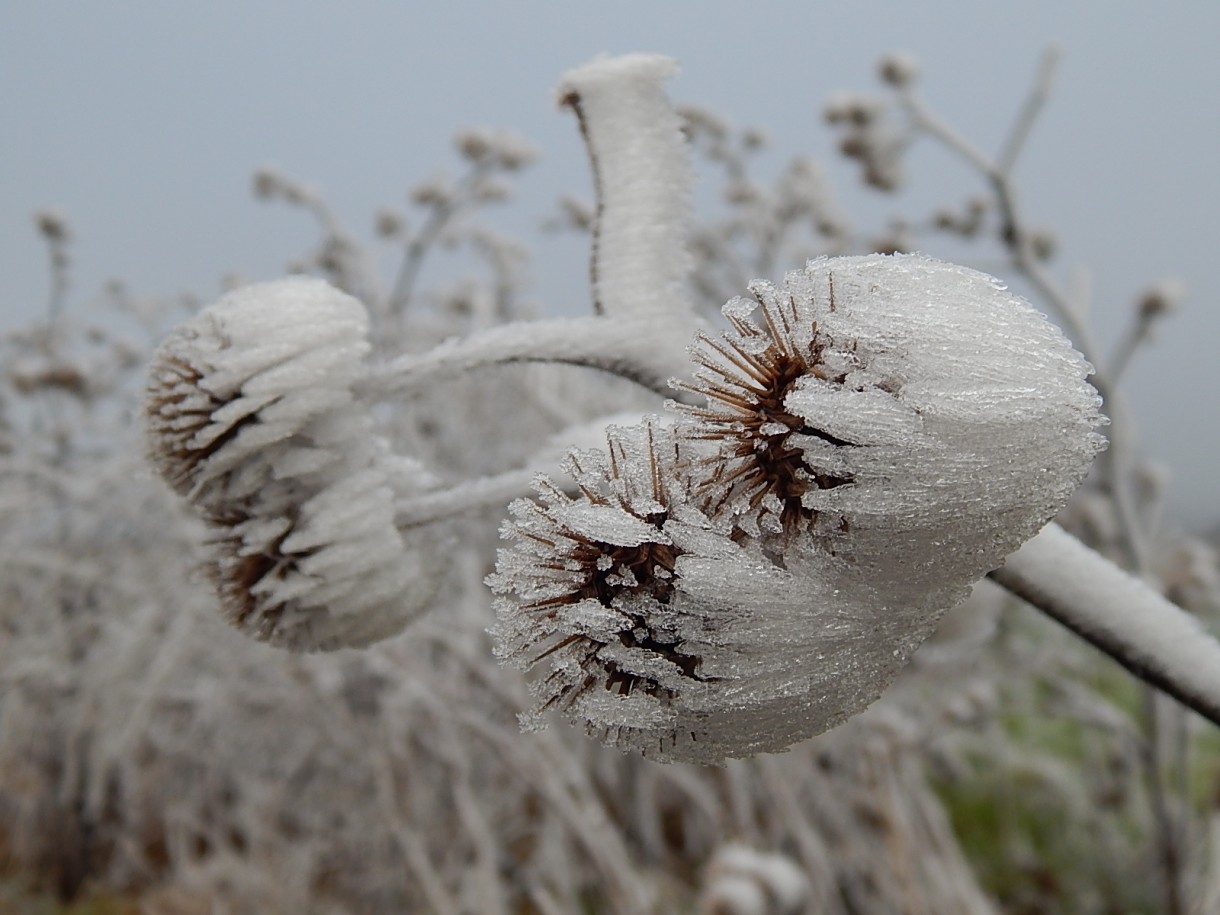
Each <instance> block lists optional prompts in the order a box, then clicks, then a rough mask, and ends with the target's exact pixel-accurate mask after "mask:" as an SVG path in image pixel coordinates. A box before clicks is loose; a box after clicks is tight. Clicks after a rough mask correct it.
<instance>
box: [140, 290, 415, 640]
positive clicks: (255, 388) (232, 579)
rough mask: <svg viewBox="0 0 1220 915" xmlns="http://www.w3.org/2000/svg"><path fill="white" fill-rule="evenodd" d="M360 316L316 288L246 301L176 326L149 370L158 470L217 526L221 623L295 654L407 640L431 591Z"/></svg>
mask: <svg viewBox="0 0 1220 915" xmlns="http://www.w3.org/2000/svg"><path fill="white" fill-rule="evenodd" d="M367 328H368V316H367V313H366V312H365V309H364V306H363V305H361V304H360V302H358V301H357V300H356V299H354V298H352V297H351V296H349V295H347V294H345V293H343V292H340V291H339V290H338V289H335V288H334V287H332V286H330V285H329V284H328V283H326V282H324V281H322V280H318V279H309V278H304V277H297V278H292V279H285V280H280V281H277V282H272V283H261V284H256V285H253V286H248V287H245V288H242V289H238V290H235V291H234V292H231V293H229V294H228V295H225V296H224V297H222V298H221V299H220V300H219V301H217V302H216V303H215V304H213V305H211V306H209V307H208V308H206V309H204V310H203V311H202V312H200V313H199V314H198V315H196V316H194V317H193V318H191V319H190V320H188V321H187V322H186V323H184V324H183V325H181V326H180V327H178V328H177V329H176V330H175V331H173V333H171V335H170V336H169V337H168V338H167V339H166V340H165V342H164V343H163V344H162V345H161V347H160V348H159V349H158V350H157V353H156V355H155V357H154V360H153V364H152V367H151V369H150V375H149V381H148V387H147V400H146V409H145V423H146V431H147V437H148V443H149V452H150V457H151V460H152V462H153V464H154V466H156V468H157V469H158V471H159V472H160V473H161V475H162V476H163V477H164V478H165V479H166V481H167V482H168V483H169V484H170V486H172V487H173V489H174V490H175V491H176V492H178V493H179V495H181V496H183V497H184V498H185V499H186V500H187V501H188V502H190V503H191V504H192V505H193V507H194V508H195V509H196V510H197V511H198V512H199V514H200V515H201V516H202V517H203V519H204V520H205V521H206V522H207V523H208V525H209V541H210V545H211V546H210V548H211V551H212V556H211V560H210V562H209V564H208V570H209V573H210V574H211V576H212V578H213V579H214V580H215V583H216V585H217V590H218V592H219V595H220V597H221V603H222V609H223V611H224V614H225V616H226V617H227V618H228V619H229V620H230V622H232V623H233V624H234V625H235V626H237V627H238V628H239V629H241V630H242V631H244V632H245V633H247V634H248V635H251V636H253V637H255V638H258V639H262V640H265V641H269V642H271V643H273V644H276V645H279V646H281V647H286V648H291V649H298V650H320V649H332V648H340V647H344V646H348V645H365V644H368V643H369V642H372V641H375V640H377V639H380V638H385V637H387V636H389V635H393V634H394V633H396V632H398V631H399V630H401V629H402V628H403V627H404V626H405V625H406V624H407V623H408V622H409V621H410V620H411V619H413V618H414V617H415V616H416V615H418V614H419V613H420V612H422V610H423V609H424V608H425V607H426V605H427V603H428V601H429V600H430V599H431V596H432V594H433V591H434V590H435V579H436V575H437V573H436V571H434V568H435V564H434V563H433V562H432V561H431V559H430V557H428V556H426V555H424V554H423V553H421V550H426V549H427V547H426V546H425V545H423V544H419V545H413V547H412V549H410V550H408V548H407V545H406V543H405V542H404V540H403V536H402V534H401V533H400V532H399V530H398V529H397V528H396V527H395V525H394V503H395V501H396V498H397V497H398V496H400V495H403V494H405V493H406V492H407V491H408V490H410V489H412V488H413V487H415V486H417V485H419V479H420V475H419V473H417V472H416V473H412V472H411V471H410V468H409V467H408V466H407V465H406V464H404V462H402V461H401V460H398V459H395V458H394V457H393V456H392V455H391V454H390V453H389V448H388V446H387V444H386V442H385V441H384V440H383V439H381V438H380V437H379V436H377V435H376V434H375V433H374V431H373V423H372V417H371V415H370V413H369V411H368V409H367V406H366V405H365V404H363V403H362V402H360V401H359V400H358V399H357V397H356V395H355V393H354V391H353V386H354V385H355V383H356V382H357V381H358V380H359V379H360V378H361V377H362V375H363V373H364V364H363V362H364V356H365V354H366V353H367V351H368V348H369V344H368V342H367V340H366V339H365V334H366V332H367Z"/></svg>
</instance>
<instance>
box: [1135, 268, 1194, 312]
mask: <svg viewBox="0 0 1220 915" xmlns="http://www.w3.org/2000/svg"><path fill="white" fill-rule="evenodd" d="M1184 298H1186V286H1185V284H1184V283H1182V282H1181V280H1178V279H1175V278H1173V277H1170V278H1168V279H1163V280H1161V281H1160V282H1157V283H1154V284H1153V285H1151V286H1149V287H1148V288H1147V289H1145V290H1144V292H1143V294H1142V295H1141V296H1140V298H1139V305H1138V308H1139V314H1140V317H1142V318H1143V319H1145V320H1148V319H1151V318H1157V317H1160V316H1161V315H1164V314H1166V313H1168V312H1171V311H1173V310H1175V309H1176V308H1177V307H1178V306H1179V305H1181V304H1182V300H1183V299H1184Z"/></svg>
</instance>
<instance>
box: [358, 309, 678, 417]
mask: <svg viewBox="0 0 1220 915" xmlns="http://www.w3.org/2000/svg"><path fill="white" fill-rule="evenodd" d="M690 334H691V329H690V327H689V325H687V324H686V323H684V322H681V321H675V320H663V319H659V318H651V319H650V318H647V317H636V318H631V319H612V318H610V317H608V316H607V317H593V318H554V319H551V320H545V321H529V322H521V323H518V324H503V325H499V326H497V327H492V328H489V329H487V330H484V331H480V332H478V333H475V334H472V335H471V336H469V337H464V338H460V339H457V338H455V339H452V340H448V341H446V342H444V343H442V344H440V345H439V346H437V347H434V348H433V349H431V350H428V351H427V352H424V353H411V354H409V355H406V356H401V357H399V358H397V359H394V360H393V361H391V362H388V363H386V364H384V365H382V366H380V367H378V368H375V369H373V370H372V372H371V373H370V375H369V377H368V378H367V379H366V380H365V381H364V383H363V385H362V388H363V390H362V393H365V394H368V395H371V396H375V397H384V396H387V395H392V394H398V393H403V392H406V391H409V390H411V389H412V388H418V387H420V386H422V385H424V384H429V383H432V382H433V381H434V380H435V379H436V377H437V376H442V375H456V374H460V373H462V372H468V371H470V370H472V369H475V368H479V367H481V366H486V365H497V364H503V363H508V362H560V363H568V364H571V365H582V366H586V367H588V368H595V369H601V370H602V371H606V372H611V373H613V374H615V375H620V376H622V377H624V378H628V379H630V380H632V381H635V382H637V383H639V384H641V385H643V386H644V387H646V388H649V389H651V390H653V391H656V392H657V393H659V394H661V395H664V396H669V395H670V393H671V392H670V390H669V387H668V385H667V382H668V380H669V378H671V377H672V376H674V375H677V374H680V373H682V372H683V371H684V370H685V367H686V362H687V359H686V345H687V344H688V343H689V342H690Z"/></svg>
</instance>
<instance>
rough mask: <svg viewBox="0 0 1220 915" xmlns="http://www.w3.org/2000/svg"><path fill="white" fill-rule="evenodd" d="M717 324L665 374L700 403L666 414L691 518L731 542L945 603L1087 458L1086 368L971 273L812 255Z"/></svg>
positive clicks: (1096, 446) (899, 258) (1091, 396)
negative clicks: (688, 451) (693, 450)
mask: <svg viewBox="0 0 1220 915" xmlns="http://www.w3.org/2000/svg"><path fill="white" fill-rule="evenodd" d="M724 313H725V316H726V318H727V319H728V322H729V325H730V327H729V330H728V331H727V332H726V333H724V334H723V335H722V336H720V337H713V336H710V335H708V334H701V335H700V337H699V339H698V340H697V342H696V344H695V346H694V347H693V350H692V354H693V358H694V360H695V362H696V363H697V365H698V366H699V368H698V370H697V372H696V378H695V380H694V381H693V382H687V383H681V382H679V386H680V387H682V388H685V389H686V390H689V391H693V392H695V393H697V394H701V395H704V396H705V397H706V400H707V402H706V405H705V406H682V405H679V406H678V409H679V410H680V411H681V412H682V413H683V414H684V415H685V419H686V423H687V434H688V435H689V436H691V437H693V438H697V439H702V440H704V441H705V443H706V444H707V446H708V449H709V450H708V453H707V455H706V456H705V457H704V458H703V461H702V467H703V469H702V471H701V472H700V474H699V477H700V479H699V481H698V482H697V484H696V485H697V491H698V493H699V495H700V497H701V502H702V505H703V507H704V508H705V509H706V510H707V511H708V512H709V513H710V514H711V515H713V516H714V517H718V518H730V519H732V522H733V524H734V525H736V526H737V527H738V528H739V529H740V530H741V531H742V532H743V534H744V535H746V536H751V537H762V538H771V539H772V540H775V541H777V542H778V541H783V542H790V541H792V540H793V539H794V538H807V539H810V540H811V541H812V542H815V543H816V544H817V545H818V546H819V548H820V549H822V550H823V551H824V552H826V553H828V554H831V555H836V556H842V557H844V558H846V559H848V560H850V561H851V562H852V563H854V564H856V565H857V566H859V567H860V568H861V570H862V571H863V573H864V575H863V577H864V578H865V579H866V580H868V581H869V582H871V585H872V587H874V588H877V589H879V590H881V591H886V592H889V593H894V594H898V595H901V594H904V593H923V592H925V591H926V590H927V589H936V590H941V591H946V592H947V593H959V592H960V593H964V589H965V588H966V586H967V585H968V584H969V583H970V582H972V581H974V580H976V579H977V578H979V577H980V576H982V575H984V574H986V573H987V572H988V571H990V570H991V569H993V568H995V567H996V566H998V565H999V564H1000V563H1001V561H1002V560H1003V558H1004V556H1005V555H1007V554H1008V553H1010V552H1012V551H1013V550H1015V549H1016V548H1017V547H1018V546H1020V545H1021V543H1023V542H1024V541H1025V540H1026V539H1028V538H1029V537H1030V536H1032V535H1033V534H1034V533H1035V532H1036V531H1038V530H1039V529H1040V528H1041V527H1042V526H1043V525H1044V524H1045V523H1046V522H1047V521H1048V520H1050V519H1051V518H1052V517H1053V516H1054V515H1055V514H1056V513H1057V512H1058V511H1059V509H1061V508H1062V507H1063V505H1064V504H1065V503H1066V501H1067V499H1068V497H1069V495H1070V494H1071V493H1072V492H1073V490H1075V488H1076V487H1077V485H1078V484H1079V483H1080V481H1081V480H1082V479H1083V478H1084V475H1085V473H1086V472H1087V470H1088V467H1089V464H1090V463H1091V461H1092V459H1093V457H1094V455H1095V454H1096V453H1097V452H1098V451H1099V450H1100V449H1101V448H1102V447H1104V440H1103V439H1102V437H1101V436H1100V435H1098V434H1097V433H1096V432H1095V431H1094V430H1095V428H1096V427H1097V426H1099V425H1100V424H1102V423H1103V422H1104V419H1103V418H1102V417H1101V416H1100V414H1099V412H1098V410H1099V406H1100V398H1099V397H1098V395H1097V392H1096V391H1095V390H1094V389H1093V388H1092V386H1090V385H1089V384H1088V382H1087V376H1088V374H1089V373H1090V371H1091V367H1090V366H1089V365H1088V363H1087V362H1085V360H1084V359H1083V358H1082V357H1081V356H1080V354H1079V353H1077V352H1076V351H1075V350H1074V349H1073V348H1072V347H1071V345H1070V344H1069V343H1068V341H1067V340H1066V339H1065V338H1064V336H1063V334H1062V333H1061V332H1060V331H1059V330H1058V329H1057V328H1055V327H1054V326H1053V325H1052V324H1051V323H1050V322H1049V321H1047V320H1046V319H1045V317H1043V316H1042V315H1041V314H1039V313H1038V312H1037V311H1035V310H1034V309H1033V308H1032V307H1031V306H1030V305H1029V304H1028V303H1026V302H1025V301H1024V300H1022V299H1021V298H1019V297H1018V296H1016V295H1013V294H1012V293H1010V292H1008V291H1006V290H1005V289H1004V287H1003V286H1002V285H1001V284H1000V283H999V282H998V281H997V280H995V279H994V278H992V277H990V276H987V275H985V274H983V273H979V272H977V271H974V270H970V269H968V268H965V267H959V266H956V265H953V264H948V263H944V262H941V261H937V260H933V259H931V258H927V257H923V256H919V255H869V256H862V257H839V258H821V259H818V260H814V261H810V262H809V263H808V264H807V265H806V267H805V268H804V269H802V270H798V271H794V272H791V273H789V274H788V275H787V276H786V277H785V279H784V282H783V284H782V285H780V286H775V285H772V284H771V283H766V282H761V281H759V282H755V283H753V284H751V286H750V296H749V297H739V298H736V299H733V300H732V301H730V302H729V303H728V304H727V305H726V306H725V309H724ZM777 548H782V547H777Z"/></svg>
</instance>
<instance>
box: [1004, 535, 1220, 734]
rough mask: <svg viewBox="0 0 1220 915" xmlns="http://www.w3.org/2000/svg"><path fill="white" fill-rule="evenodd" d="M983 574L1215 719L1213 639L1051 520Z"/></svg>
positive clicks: (1218, 720) (1219, 675)
mask: <svg viewBox="0 0 1220 915" xmlns="http://www.w3.org/2000/svg"><path fill="white" fill-rule="evenodd" d="M990 577H991V578H992V580H994V581H996V582H997V583H998V584H1000V585H1002V586H1003V587H1004V588H1006V589H1007V590H1009V591H1011V592H1012V593H1013V594H1015V595H1016V596H1018V597H1020V598H1021V599H1023V600H1025V601H1027V602H1028V603H1030V604H1032V605H1033V606H1034V607H1036V608H1037V609H1039V610H1041V611H1042V612H1043V613H1045V614H1046V615H1047V616H1049V617H1050V618H1051V619H1053V620H1055V621H1057V622H1059V623H1061V624H1062V625H1063V626H1065V627H1067V628H1068V629H1069V630H1071V631H1072V632H1074V633H1075V634H1076V635H1078V636H1080V637H1081V638H1082V639H1084V640H1085V641H1086V642H1088V643H1089V644H1091V645H1093V646H1095V647H1096V648H1098V649H1100V650H1101V651H1103V652H1105V653H1106V654H1107V655H1109V656H1110V657H1111V658H1113V659H1114V660H1115V661H1117V662H1118V663H1119V664H1121V665H1122V666H1123V667H1124V668H1126V669H1127V670H1128V671H1129V672H1130V673H1132V674H1134V675H1135V676H1136V677H1139V678H1140V679H1141V680H1143V681H1144V682H1146V683H1148V684H1150V685H1152V686H1154V687H1156V688H1157V689H1159V690H1161V691H1162V692H1164V693H1166V694H1167V695H1169V696H1172V697H1173V698H1174V699H1176V700H1178V701H1179V702H1181V703H1182V704H1183V705H1185V706H1186V707H1187V708H1190V709H1192V710H1194V711H1195V712H1198V713H1199V714H1200V715H1202V716H1203V717H1204V718H1206V719H1208V720H1209V721H1211V722H1212V723H1213V724H1217V725H1220V642H1217V641H1216V639H1214V638H1213V637H1212V636H1211V635H1210V634H1209V633H1207V632H1206V630H1204V628H1203V627H1202V625H1200V623H1199V621H1198V620H1197V619H1196V618H1195V617H1193V616H1191V615H1189V614H1188V613H1186V612H1185V611H1184V610H1182V609H1181V608H1180V607H1177V606H1176V605H1174V604H1172V603H1170V602H1169V601H1168V600H1166V599H1165V598H1164V597H1162V596H1161V595H1160V594H1158V593H1157V592H1156V591H1154V590H1152V588H1150V587H1149V586H1148V585H1146V584H1145V583H1144V582H1142V581H1140V580H1139V579H1137V578H1135V577H1133V576H1131V575H1128V574H1127V573H1126V572H1124V571H1122V570H1121V569H1119V568H1118V567H1117V566H1115V565H1114V564H1113V563H1111V562H1110V561H1109V560H1107V559H1105V558H1104V557H1102V556H1101V555H1100V554H1098V553H1097V552H1095V551H1094V550H1091V549H1089V548H1088V547H1087V546H1085V545H1084V544H1083V543H1081V542H1080V541H1079V540H1077V539H1076V538H1075V537H1073V536H1072V535H1071V534H1069V533H1067V532H1066V531H1064V530H1063V529H1062V528H1061V527H1059V526H1058V525H1056V524H1049V525H1047V526H1046V528H1044V529H1043V530H1042V532H1041V533H1040V534H1038V535H1037V536H1036V537H1034V538H1033V539H1032V540H1030V541H1028V542H1027V543H1026V544H1025V545H1024V546H1023V547H1021V549H1019V550H1017V552H1015V553H1013V554H1012V555H1011V556H1009V557H1008V560H1007V561H1006V562H1005V564H1004V567H1003V568H1001V569H997V570H996V571H994V572H992V573H991V576H990Z"/></svg>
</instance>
